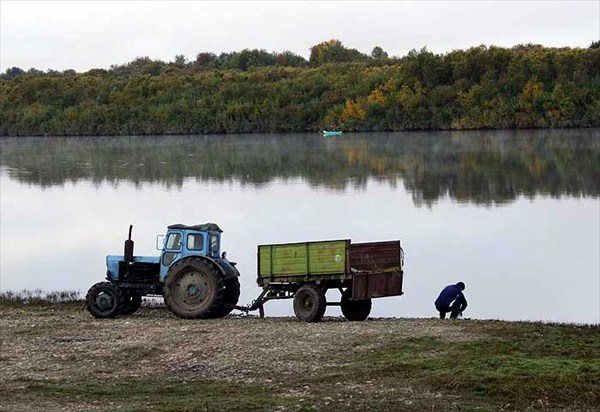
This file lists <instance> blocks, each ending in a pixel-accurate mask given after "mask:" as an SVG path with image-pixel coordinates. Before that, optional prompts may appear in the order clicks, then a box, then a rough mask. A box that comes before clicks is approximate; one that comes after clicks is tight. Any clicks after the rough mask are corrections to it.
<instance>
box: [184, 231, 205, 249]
mask: <svg viewBox="0 0 600 412" xmlns="http://www.w3.org/2000/svg"><path fill="white" fill-rule="evenodd" d="M187 248H188V249H189V250H202V249H204V236H202V235H201V234H200V233H190V234H189V235H188V237H187Z"/></svg>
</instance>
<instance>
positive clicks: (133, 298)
mask: <svg viewBox="0 0 600 412" xmlns="http://www.w3.org/2000/svg"><path fill="white" fill-rule="evenodd" d="M140 306H142V296H141V295H140V294H139V293H136V292H125V293H123V302H122V303H121V310H120V312H119V313H120V314H121V315H132V314H134V313H135V312H136V311H137V310H138V309H139V308H140Z"/></svg>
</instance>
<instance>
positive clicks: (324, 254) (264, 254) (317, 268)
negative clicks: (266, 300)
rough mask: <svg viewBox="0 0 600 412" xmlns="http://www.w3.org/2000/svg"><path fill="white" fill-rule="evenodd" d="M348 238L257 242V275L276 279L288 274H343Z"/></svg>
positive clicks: (293, 275)
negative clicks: (275, 243) (277, 243)
mask: <svg viewBox="0 0 600 412" xmlns="http://www.w3.org/2000/svg"><path fill="white" fill-rule="evenodd" d="M349 245H350V241H349V240H332V241H322V242H303V243H287V244H279V245H261V246H259V247H258V274H259V280H260V278H269V280H270V281H275V282H276V281H278V280H280V279H281V278H289V277H296V276H297V277H307V276H308V277H313V276H316V277H317V278H318V276H319V275H334V274H342V275H343V274H346V273H347V271H348V259H347V250H348V247H349Z"/></svg>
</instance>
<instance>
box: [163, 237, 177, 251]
mask: <svg viewBox="0 0 600 412" xmlns="http://www.w3.org/2000/svg"><path fill="white" fill-rule="evenodd" d="M180 248H181V233H171V234H170V235H169V237H168V238H167V243H166V244H165V249H169V250H179V249H180Z"/></svg>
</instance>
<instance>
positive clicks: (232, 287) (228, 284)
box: [211, 277, 240, 318]
mask: <svg viewBox="0 0 600 412" xmlns="http://www.w3.org/2000/svg"><path fill="white" fill-rule="evenodd" d="M224 284H225V291H224V292H223V303H222V304H221V306H220V307H219V309H218V310H217V311H215V313H214V314H213V315H212V316H211V317H213V318H222V317H223V316H227V315H229V313H231V311H232V310H233V306H235V305H237V304H238V301H239V299H240V281H239V279H238V278H237V277H235V278H230V279H226V280H225V281H224Z"/></svg>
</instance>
